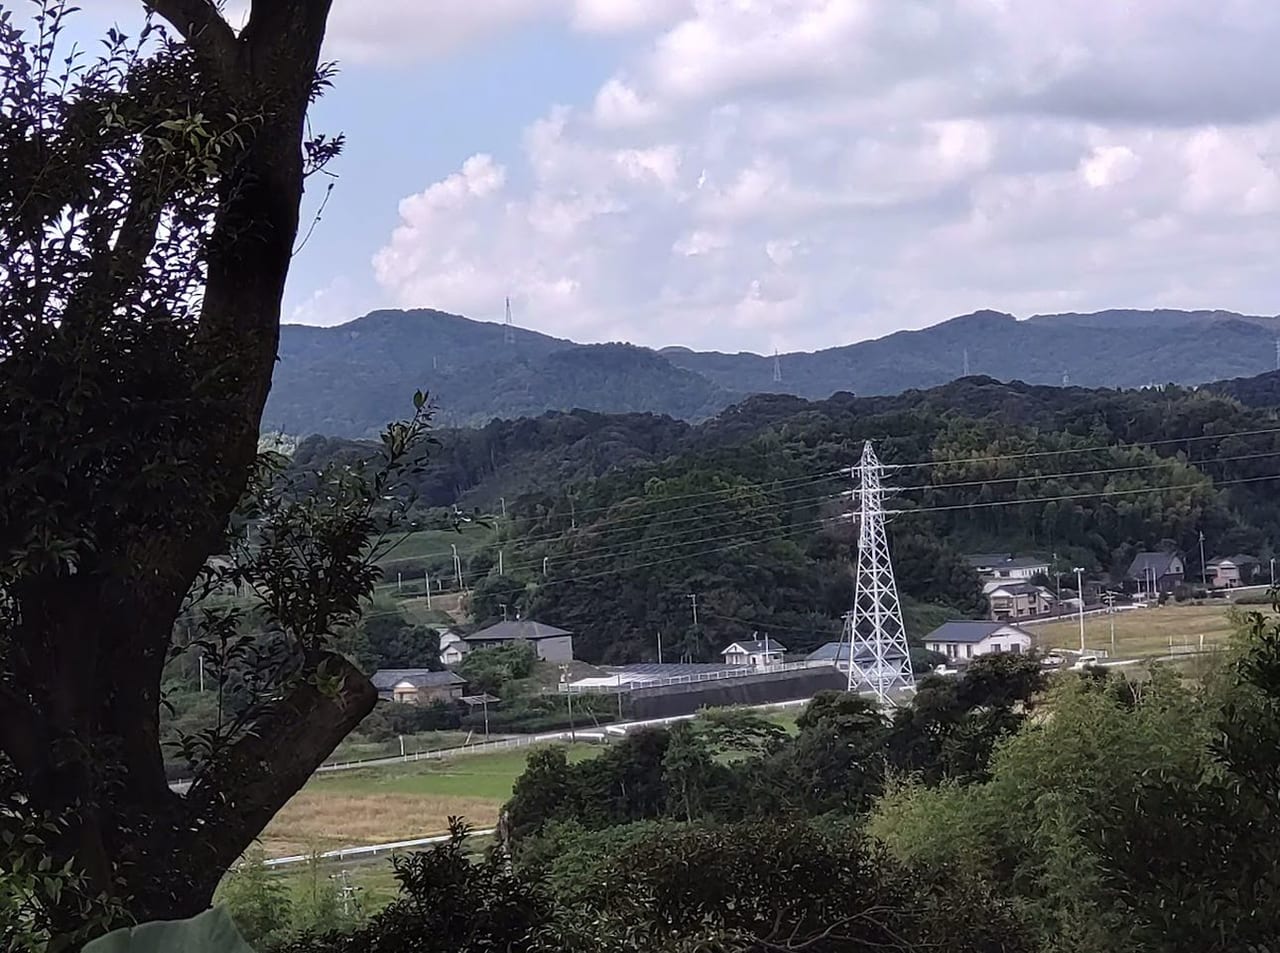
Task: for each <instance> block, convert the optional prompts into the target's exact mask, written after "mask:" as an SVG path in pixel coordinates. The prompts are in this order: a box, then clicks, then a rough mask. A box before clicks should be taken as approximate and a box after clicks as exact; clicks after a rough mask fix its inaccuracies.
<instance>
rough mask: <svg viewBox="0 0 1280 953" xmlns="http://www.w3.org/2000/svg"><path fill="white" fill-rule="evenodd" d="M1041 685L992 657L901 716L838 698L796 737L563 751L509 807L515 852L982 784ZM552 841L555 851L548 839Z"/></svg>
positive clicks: (1028, 672)
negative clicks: (609, 832)
mask: <svg viewBox="0 0 1280 953" xmlns="http://www.w3.org/2000/svg"><path fill="white" fill-rule="evenodd" d="M1042 685H1043V676H1042V674H1041V670H1040V665H1039V663H1038V662H1036V661H1035V660H1034V659H1031V658H1028V657H1025V656H1014V655H1009V656H988V657H984V658H980V659H977V660H975V661H974V663H973V664H972V665H971V666H970V667H969V674H968V675H967V676H966V677H965V678H964V679H963V680H961V681H959V682H957V681H955V680H954V679H952V678H948V677H943V676H931V677H929V678H926V679H924V680H923V681H922V682H921V685H920V690H919V692H918V693H917V696H916V700H915V701H914V702H913V703H912V704H911V705H910V706H907V707H905V708H903V709H900V710H898V711H896V712H895V713H894V715H893V717H892V718H888V717H886V716H885V715H884V714H883V713H881V712H880V711H879V709H878V708H877V707H876V706H875V705H874V704H872V703H871V702H869V701H867V700H866V699H864V698H860V697H858V696H856V695H848V694H844V693H834V692H828V693H824V694H821V695H819V696H817V697H816V698H815V699H814V700H813V701H812V702H811V703H810V704H809V706H808V707H807V708H806V709H805V711H804V713H803V715H802V716H801V717H800V719H799V720H798V722H797V726H798V728H799V732H798V734H796V736H795V737H794V738H791V737H788V736H786V735H785V733H782V732H780V731H779V730H778V729H777V726H775V725H772V724H771V723H769V722H768V721H767V720H765V719H764V718H763V717H762V716H760V715H758V714H753V713H747V712H737V713H734V714H733V715H731V716H725V715H703V716H699V717H698V718H696V719H694V720H693V721H691V722H686V723H679V724H676V725H673V726H671V727H670V728H655V729H649V730H645V731H638V732H637V731H633V732H630V733H628V734H627V736H626V737H625V738H622V739H621V740H619V741H618V742H616V743H615V744H613V745H611V746H610V747H609V748H608V749H607V750H605V751H604V752H603V753H601V754H600V755H599V756H597V757H595V758H591V759H589V760H586V761H581V762H578V763H570V762H569V761H568V759H567V758H566V756H565V752H564V751H563V750H562V749H559V748H551V749H547V750H544V751H539V752H536V753H534V754H532V755H530V757H529V766H528V769H527V770H526V771H525V773H524V774H523V775H522V776H521V777H520V778H519V779H518V780H517V781H516V785H515V789H514V792H513V794H512V798H511V801H510V802H509V803H508V804H507V807H506V830H507V832H508V833H507V837H508V841H509V843H510V844H511V845H512V847H513V849H514V850H515V852H516V855H517V857H518V858H521V859H526V854H528V855H530V856H532V857H539V856H541V857H546V856H553V855H554V854H555V853H556V849H555V847H554V845H555V844H556V843H558V842H559V841H560V840H561V839H562V835H563V826H564V825H570V826H571V827H572V828H574V829H588V830H599V829H604V828H609V827H614V826H616V825H619V824H628V823H631V822H634V821H642V820H653V819H660V818H670V819H676V820H682V821H695V820H717V821H739V820H743V819H747V818H778V817H794V818H804V817H812V816H816V815H820V814H824V813H826V812H828V811H840V812H845V813H856V812H859V811H862V810H865V809H866V808H867V807H869V806H870V804H871V803H872V802H873V801H874V799H875V798H876V797H877V796H879V794H880V793H881V792H882V791H883V790H884V785H885V783H886V779H887V778H888V777H889V776H890V775H892V774H893V773H901V772H907V773H912V774H920V775H922V776H924V777H927V778H928V779H929V780H930V781H932V782H934V783H937V782H940V781H942V780H956V781H965V782H968V781H972V780H979V779H982V778H983V777H985V770H986V765H987V762H988V760H989V758H990V755H991V752H992V751H993V750H994V749H995V747H996V745H997V744H998V743H999V742H1000V741H1001V740H1002V739H1004V738H1007V737H1008V736H1010V735H1012V734H1013V733H1014V732H1016V731H1017V730H1018V728H1019V726H1020V725H1021V724H1022V721H1023V719H1024V718H1025V717H1026V710H1027V703H1028V702H1029V701H1030V700H1031V699H1032V698H1034V697H1035V695H1036V693H1037V692H1038V691H1039V690H1040V689H1041V687H1042ZM544 834H545V835H546V836H547V837H549V838H550V841H551V843H550V845H548V844H547V843H538V842H537V841H538V838H539V837H540V836H541V835H544Z"/></svg>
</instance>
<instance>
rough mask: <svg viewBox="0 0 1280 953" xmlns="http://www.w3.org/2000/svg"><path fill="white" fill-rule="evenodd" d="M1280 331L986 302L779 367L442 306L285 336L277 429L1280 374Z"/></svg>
mask: <svg viewBox="0 0 1280 953" xmlns="http://www.w3.org/2000/svg"><path fill="white" fill-rule="evenodd" d="M1278 336H1280V320H1278V319H1277V318H1274V317H1260V316H1251V315H1240V314H1234V313H1231V312H1223V311H1102V312H1097V313H1095V314H1054V315H1036V316H1035V317H1032V318H1029V319H1027V320H1023V321H1019V320H1017V319H1015V318H1014V317H1013V316H1012V315H1008V314H1002V313H999V312H995V311H978V312H975V313H973V314H969V315H964V316H961V317H957V318H952V319H951V320H949V321H944V322H942V323H941V324H937V325H934V326H933V327H929V328H925V329H923V330H920V331H900V332H897V333H895V334H890V335H888V336H886V337H883V338H879V339H877V340H873V341H862V342H859V343H857V344H850V345H846V346H843V347H834V348H828V349H825V350H821V351H817V352H814V353H795V354H784V355H781V356H780V357H778V358H777V359H776V362H775V359H774V358H773V357H764V356H761V355H758V354H750V353H739V354H721V353H717V352H699V351H692V350H689V349H687V348H681V347H670V348H664V349H662V350H660V351H653V350H649V349H646V348H639V347H634V346H632V345H626V344H600V345H580V344H576V343H574V342H573V341H567V340H563V339H559V338H554V337H550V336H548V335H544V334H538V333H536V332H533V331H527V330H524V329H520V328H516V329H514V331H513V338H514V340H513V341H511V342H510V343H508V341H507V340H506V333H505V329H504V328H503V326H502V325H499V324H492V323H487V322H481V321H472V320H470V319H468V318H464V317H460V316H458V315H451V314H445V313H443V312H440V311H377V312H374V313H372V314H369V315H366V316H365V317H363V318H358V319H356V320H355V321H351V322H349V323H348V324H344V325H341V326H339V327H334V328H314V327H305V326H300V325H288V326H286V327H284V328H282V329H281V341H280V363H279V366H278V367H277V369H276V376H275V382H274V385H273V389H272V393H271V398H270V400H269V401H268V403H267V411H266V415H265V418H264V427H265V428H266V429H268V430H279V431H283V432H286V433H291V434H299V435H304V434H309V433H325V434H332V435H339V436H368V435H370V434H373V433H375V432H377V431H378V430H379V429H380V428H381V427H382V426H383V425H384V424H385V423H386V422H387V421H388V420H391V419H394V418H396V417H400V416H403V415H404V414H405V413H406V411H407V408H408V407H409V397H410V395H411V394H412V393H413V391H414V390H416V389H418V388H422V389H424V390H428V391H430V393H431V394H432V396H433V398H434V399H435V401H436V403H437V405H438V407H439V411H440V416H439V423H441V424H443V425H449V426H474V425H479V424H483V423H485V422H486V421H489V420H492V419H495V418H508V419H510V418H517V417H526V416H537V415H538V414H541V413H543V412H545V411H549V410H573V409H578V408H581V409H586V410H593V411H599V412H603V413H631V412H647V413H656V414H665V415H668V416H671V417H674V418H677V419H682V420H690V421H699V420H703V419H705V418H708V417H711V416H714V415H715V414H716V413H718V412H719V411H720V410H722V409H724V408H725V407H728V406H730V405H731V404H734V403H736V402H738V401H739V400H741V399H742V398H743V397H745V396H748V395H751V394H791V395H795V396H799V397H805V398H810V399H823V398H827V397H829V396H831V395H832V394H835V393H838V392H842V391H847V392H851V393H857V394H860V395H864V396H865V395H883V394H896V393H900V392H902V391H904V390H909V389H923V388H929V387H935V386H938V385H940V384H944V383H946V382H948V381H951V380H954V379H956V378H958V377H961V376H963V375H964V374H965V371H966V370H967V371H968V372H969V373H970V374H972V375H979V374H981V375H987V376H990V377H993V378H996V379H999V380H1021V381H1025V382H1027V383H1032V384H1052V385H1058V384H1062V383H1063V382H1064V379H1065V380H1067V381H1069V382H1070V383H1071V384H1073V385H1077V386H1083V387H1140V386H1144V385H1147V384H1152V383H1180V384H1203V383H1206V382H1210V381H1222V380H1224V379H1227V378H1237V377H1248V376H1252V375H1256V374H1260V373H1262V372H1265V371H1271V370H1273V369H1274V367H1275V341H1276V339H1277V337H1278ZM775 369H777V370H780V371H781V378H782V379H781V381H776V380H775V379H774V373H775ZM1228 383H1229V382H1228ZM1223 386H1227V385H1226V384H1224V385H1223ZM1249 386H1251V387H1252V386H1254V385H1249ZM1223 392H1224V393H1230V391H1223Z"/></svg>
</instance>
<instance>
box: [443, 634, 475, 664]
mask: <svg viewBox="0 0 1280 953" xmlns="http://www.w3.org/2000/svg"><path fill="white" fill-rule="evenodd" d="M470 651H471V645H470V643H468V642H467V637H466V636H465V635H462V634H461V633H459V632H455V631H454V630H453V629H445V630H444V631H443V632H441V633H440V664H441V665H444V666H446V667H452V666H454V665H460V664H462V660H463V659H464V658H466V656H467V653H468V652H470Z"/></svg>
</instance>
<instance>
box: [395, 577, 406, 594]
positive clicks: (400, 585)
mask: <svg viewBox="0 0 1280 953" xmlns="http://www.w3.org/2000/svg"><path fill="white" fill-rule="evenodd" d="M403 591H404V573H402V572H398V573H396V592H403Z"/></svg>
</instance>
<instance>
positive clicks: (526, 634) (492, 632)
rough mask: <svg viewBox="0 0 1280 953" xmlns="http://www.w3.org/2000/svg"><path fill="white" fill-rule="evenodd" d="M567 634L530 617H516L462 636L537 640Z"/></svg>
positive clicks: (475, 639) (483, 639)
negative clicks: (510, 620)
mask: <svg viewBox="0 0 1280 953" xmlns="http://www.w3.org/2000/svg"><path fill="white" fill-rule="evenodd" d="M569 634H570V633H568V632H566V631H565V630H564V629H557V628H556V627H555V626H554V625H543V624H542V623H541V622H535V621H534V620H532V619H516V620H515V621H512V622H497V623H495V624H494V625H491V626H489V627H488V628H487V629H481V630H480V631H479V632H472V633H471V634H470V635H467V636H464V638H465V639H466V640H467V641H468V642H517V641H519V642H537V641H538V640H539V639H555V638H559V637H560V636H563V635H569Z"/></svg>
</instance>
